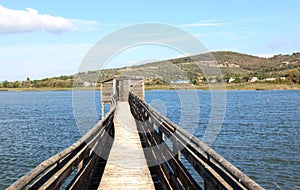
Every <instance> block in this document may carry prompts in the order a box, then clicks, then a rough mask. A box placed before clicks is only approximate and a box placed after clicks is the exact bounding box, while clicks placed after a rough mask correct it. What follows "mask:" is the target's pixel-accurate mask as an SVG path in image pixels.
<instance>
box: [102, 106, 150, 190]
mask: <svg viewBox="0 0 300 190" xmlns="http://www.w3.org/2000/svg"><path fill="white" fill-rule="evenodd" d="M114 127H115V138H114V143H113V146H112V149H111V152H110V154H109V158H108V160H107V164H106V167H105V171H104V174H103V176H102V179H101V182H100V185H99V187H98V189H143V190H144V189H155V187H154V184H153V181H152V177H151V174H150V171H149V168H148V165H147V162H146V159H145V156H144V152H143V149H142V146H141V141H140V137H139V135H138V131H137V128H136V123H135V120H134V118H133V117H132V115H131V112H130V108H129V105H128V103H127V102H118V105H117V110H116V114H115V118H114Z"/></svg>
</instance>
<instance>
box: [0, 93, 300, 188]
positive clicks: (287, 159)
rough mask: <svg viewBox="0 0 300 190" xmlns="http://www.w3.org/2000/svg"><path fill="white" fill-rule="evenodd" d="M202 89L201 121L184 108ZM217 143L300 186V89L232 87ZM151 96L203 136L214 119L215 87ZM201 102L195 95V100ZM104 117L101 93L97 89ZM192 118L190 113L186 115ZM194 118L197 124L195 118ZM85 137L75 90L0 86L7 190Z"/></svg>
mask: <svg viewBox="0 0 300 190" xmlns="http://www.w3.org/2000/svg"><path fill="white" fill-rule="evenodd" d="M190 93H196V96H197V97H198V98H199V99H198V101H199V105H198V103H196V102H195V104H193V105H196V106H197V107H198V110H199V112H193V114H194V115H195V113H196V114H197V116H198V117H199V120H197V121H196V122H195V121H194V120H192V119H189V117H190V116H189V115H187V114H186V112H184V111H180V108H181V107H182V104H181V103H182V102H184V101H182V100H181V98H180V95H178V94H184V95H185V96H188V95H189V94H190ZM226 96H227V98H226V102H225V103H224V105H225V106H226V112H225V117H224V122H223V124H222V128H221V130H220V132H219V134H218V136H217V138H216V140H215V141H214V143H213V144H212V147H213V148H214V149H215V150H216V151H217V152H218V153H219V154H220V155H222V156H223V157H225V158H226V159H227V160H228V161H230V162H231V163H232V164H234V165H235V166H236V167H238V168H239V169H240V170H242V171H243V172H244V173H245V174H247V175H248V176H250V177H251V178H253V179H254V180H255V181H256V182H258V183H259V184H260V185H262V186H263V187H264V188H266V189H300V178H299V176H300V175H299V174H300V136H299V134H300V117H299V116H300V91H227V95H226ZM146 101H147V102H148V103H150V104H152V105H153V106H154V107H156V108H157V109H158V110H159V111H160V112H162V113H164V114H166V115H167V117H169V118H170V119H171V120H172V121H174V122H175V123H184V124H185V126H184V127H186V129H187V130H188V131H190V132H192V133H194V135H196V136H198V137H199V138H200V139H202V137H203V134H204V133H205V129H206V128H207V125H208V123H209V121H210V118H211V104H210V102H211V94H210V92H209V91H180V92H179V93H178V92H176V91H165V90H154V91H146ZM191 101H193V100H191ZM95 103H96V106H97V107H98V108H99V109H98V110H97V113H98V115H99V118H100V103H99V92H96V99H95ZM186 118H188V119H186ZM189 121H190V122H189ZM80 137H81V134H80V132H79V131H78V129H77V127H76V122H75V119H74V115H73V109H72V92H71V91H52V92H0V143H1V144H0V189H5V188H6V187H8V186H9V185H10V184H11V183H13V182H14V181H15V180H17V179H18V178H19V177H21V176H23V175H24V174H26V173H27V172H28V171H30V170H31V169H33V168H34V167H35V166H36V165H37V164H39V163H40V162H42V161H43V160H45V159H47V158H49V157H50V156H52V155H53V154H55V153H57V152H59V151H61V150H63V149H64V148H66V147H68V146H70V145H71V144H72V143H74V142H75V141H76V140H78V139H79V138H80Z"/></svg>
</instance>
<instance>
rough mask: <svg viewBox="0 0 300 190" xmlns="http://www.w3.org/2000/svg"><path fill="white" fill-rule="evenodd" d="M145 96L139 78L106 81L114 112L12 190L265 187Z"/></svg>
mask: <svg viewBox="0 0 300 190" xmlns="http://www.w3.org/2000/svg"><path fill="white" fill-rule="evenodd" d="M143 99H144V83H143V79H142V78H140V77H115V78H113V79H110V80H106V81H103V82H102V83H101V104H102V107H104V104H107V103H109V104H110V111H109V112H108V113H107V114H106V115H105V116H104V115H103V117H102V119H101V121H99V123H97V124H96V125H95V126H94V127H93V128H92V129H91V130H90V131H89V132H88V133H87V134H85V135H84V136H83V137H82V138H81V139H80V140H78V141H77V142H76V143H74V144H73V145H72V146H70V147H68V148H67V149H65V150H63V151H62V152H60V153H58V154H56V155H54V156H52V157H51V158H49V159H48V160H45V161H44V162H42V163H41V164H39V165H38V166H37V167H36V168H34V169H33V170H32V171H30V172H29V173H27V174H26V175H25V176H23V177H21V178H20V179H19V180H18V181H16V182H15V183H14V184H12V185H11V186H10V187H9V188H8V189H9V190H15V189H61V188H66V189H82V190H84V189H88V190H89V189H103V190H104V189H145V190H146V189H208V190H212V189H253V190H254V189H263V188H262V187H261V186H259V185H258V184H257V183H256V182H255V181H253V180H252V179H250V178H249V177H248V176H246V175H245V174H244V173H242V172H241V171H240V170H239V169H237V168H236V167H235V166H233V165H232V164H231V163H229V162H228V161H227V160H226V159H224V158H223V157H222V156H220V155H219V154H217V153H216V152H215V151H214V150H212V149H211V148H210V147H208V146H207V145H205V144H204V143H203V142H201V141H200V140H199V139H198V138H196V137H194V136H193V135H191V134H190V133H188V132H186V131H185V130H184V129H182V128H181V127H179V126H177V125H176V124H174V123H173V122H172V121H170V120H169V119H167V118H166V117H164V116H162V115H161V114H160V113H158V112H157V111H155V110H154V109H152V108H151V107H150V106H149V105H148V104H147V103H146V102H145V101H144V100H143ZM102 110H103V109H102ZM102 113H104V111H103V112H102Z"/></svg>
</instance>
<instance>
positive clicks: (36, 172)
mask: <svg viewBox="0 0 300 190" xmlns="http://www.w3.org/2000/svg"><path fill="white" fill-rule="evenodd" d="M111 102H112V107H111V109H110V111H109V112H108V113H107V114H106V116H105V117H104V118H103V119H102V120H101V121H99V122H98V123H97V124H96V125H95V126H94V127H93V128H92V129H91V130H89V131H88V132H87V133H86V134H85V135H84V136H83V137H82V138H80V139H79V140H78V141H77V142H75V143H74V144H72V145H71V146H69V147H68V148H66V149H65V150H63V151H61V152H59V153H57V154H55V155H54V156H52V157H51V158H49V159H47V160H45V161H43V162H42V163H40V164H39V165H38V166H36V167H35V168H34V169H33V170H31V171H30V172H28V173H27V174H26V175H24V176H23V177H21V178H19V179H18V180H17V181H16V182H14V183H13V184H12V185H11V186H9V187H8V188H7V189H8V190H19V189H24V188H26V186H28V185H29V184H30V183H32V182H33V184H34V183H35V182H34V181H35V180H39V179H37V178H38V177H39V176H40V175H42V174H43V173H45V172H46V171H47V170H48V169H50V168H51V167H55V164H57V165H59V164H60V163H61V162H62V161H63V160H65V159H68V157H69V156H72V157H73V158H76V155H78V154H77V152H80V153H81V154H79V155H82V154H83V153H84V152H82V150H81V149H82V148H83V147H85V149H83V150H86V149H87V147H89V148H90V149H92V148H91V146H92V145H94V144H95V143H96V142H97V140H98V139H97V136H98V135H99V134H100V133H103V132H104V129H105V128H106V127H107V126H106V125H107V123H108V120H112V119H113V116H114V113H115V110H116V101H115V100H114V97H112V100H111ZM111 122H112V121H111ZM91 151H93V150H91ZM72 154H73V155H72ZM79 155H78V156H79ZM83 158H84V157H82V158H81V159H83ZM70 159H71V158H70ZM76 159H77V158H76ZM76 163H77V164H76V165H78V164H79V161H78V160H77V161H76ZM51 169H54V168H51Z"/></svg>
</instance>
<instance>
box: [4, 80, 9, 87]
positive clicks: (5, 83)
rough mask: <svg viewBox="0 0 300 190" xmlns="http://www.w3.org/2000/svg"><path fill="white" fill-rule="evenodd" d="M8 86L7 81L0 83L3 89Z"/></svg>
mask: <svg viewBox="0 0 300 190" xmlns="http://www.w3.org/2000/svg"><path fill="white" fill-rule="evenodd" d="M8 84H9V82H8V81H7V80H5V81H4V82H3V83H2V86H3V88H8Z"/></svg>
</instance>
